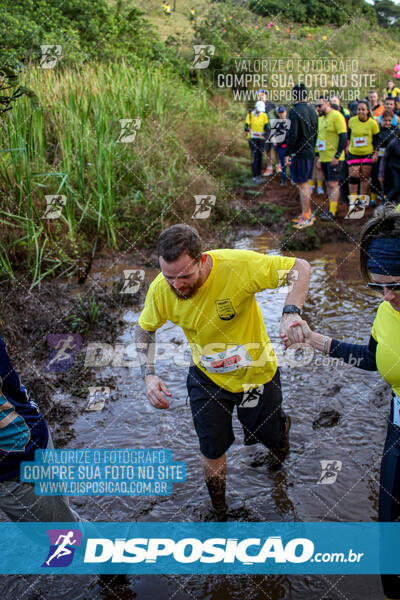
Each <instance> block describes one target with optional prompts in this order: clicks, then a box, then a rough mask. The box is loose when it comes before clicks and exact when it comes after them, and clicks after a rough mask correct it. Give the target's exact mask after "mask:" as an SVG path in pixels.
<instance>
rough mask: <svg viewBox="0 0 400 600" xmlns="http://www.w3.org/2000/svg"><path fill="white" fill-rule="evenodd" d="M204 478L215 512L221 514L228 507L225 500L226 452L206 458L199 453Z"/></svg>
mask: <svg viewBox="0 0 400 600" xmlns="http://www.w3.org/2000/svg"><path fill="white" fill-rule="evenodd" d="M201 458H202V463H203V472H204V479H205V481H206V485H207V489H208V493H209V494H210V498H211V503H212V505H213V508H214V510H215V511H216V512H217V514H220V515H223V514H224V513H226V511H227V509H228V507H227V504H226V500H225V488H226V454H223V455H222V456H220V457H219V458H215V459H214V458H206V457H205V456H204V455H201Z"/></svg>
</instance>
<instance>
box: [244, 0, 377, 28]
mask: <svg viewBox="0 0 400 600" xmlns="http://www.w3.org/2000/svg"><path fill="white" fill-rule="evenodd" d="M249 8H250V10H253V11H254V12H256V13H258V14H260V15H263V16H265V17H273V16H274V15H276V14H279V15H280V17H281V18H283V19H286V20H289V21H295V22H297V23H309V24H310V25H324V24H333V25H338V26H342V25H345V24H346V23H348V22H349V19H350V18H354V17H356V18H357V17H358V18H359V17H364V18H367V19H368V20H369V21H370V23H371V24H374V23H376V14H375V11H374V8H373V6H371V5H370V4H367V3H366V2H365V1H364V0H341V2H340V3H329V2H319V1H318V0H308V2H303V1H302V0H287V1H286V2H284V3H282V4H280V5H279V7H278V6H277V3H276V1H275V0H250V4H249Z"/></svg>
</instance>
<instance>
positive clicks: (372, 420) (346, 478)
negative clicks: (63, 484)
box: [0, 236, 390, 600]
mask: <svg viewBox="0 0 400 600" xmlns="http://www.w3.org/2000/svg"><path fill="white" fill-rule="evenodd" d="M237 247H238V248H252V249H257V250H258V251H261V252H265V251H268V252H272V253H278V252H279V251H278V250H277V244H276V241H275V240H274V239H273V238H267V237H265V236H259V237H257V238H253V237H251V236H248V237H246V236H243V237H242V238H241V239H240V240H239V242H238V243H237ZM297 255H298V256H300V257H304V258H306V259H307V260H309V261H310V262H311V264H312V279H311V289H310V296H309V299H308V302H307V308H306V310H305V313H304V315H305V318H306V319H307V320H308V321H309V323H310V325H311V326H312V327H313V328H315V329H316V330H318V331H321V332H324V333H326V334H328V335H331V336H335V337H338V338H341V339H346V338H347V339H349V340H353V341H359V342H360V343H361V342H365V341H367V340H368V338H369V335H370V330H371V325H372V321H373V318H374V314H375V311H376V309H377V306H378V302H379V300H378V299H377V298H376V297H375V296H374V295H371V294H370V293H369V292H368V290H367V289H366V288H365V286H364V285H363V284H362V282H361V280H360V276H359V272H358V254H357V251H356V250H354V246H352V245H348V244H328V245H325V246H324V248H323V250H322V249H319V250H315V251H313V252H306V253H304V252H302V253H298V254H297ZM257 300H258V303H259V305H260V308H261V311H262V313H263V316H264V319H265V323H266V326H267V331H268V333H269V335H270V338H271V341H272V342H273V344H274V345H275V347H276V348H277V351H278V353H279V354H282V352H281V350H280V348H279V337H278V326H279V321H280V315H281V311H282V307H283V303H284V300H285V294H284V293H281V292H277V291H275V290H266V291H264V292H262V293H260V294H258V295H257ZM124 318H125V322H126V329H125V331H124V333H123V334H122V337H121V340H120V343H123V344H130V343H132V342H133V326H134V323H135V322H136V321H137V318H138V314H137V313H133V312H129V311H128V312H127V313H126V314H125V316H124ZM157 339H158V340H159V341H162V342H169V343H171V344H172V346H173V347H175V348H176V351H177V354H178V353H179V351H180V349H181V348H182V347H183V345H184V342H185V338H184V335H183V333H182V331H181V330H180V329H178V328H177V327H175V326H174V325H172V324H171V323H167V324H165V325H164V326H163V327H162V328H161V329H160V330H159V332H158V334H157ZM181 354H182V356H183V353H181ZM282 358H283V357H282ZM281 369H282V377H281V378H282V384H283V394H284V408H285V410H287V412H288V413H289V414H290V415H291V417H292V429H291V450H290V454H289V456H288V458H287V459H286V461H285V465H284V467H283V468H282V469H281V471H278V472H275V473H271V472H269V471H268V467H267V465H266V464H265V456H266V451H265V450H264V449H263V448H262V447H259V446H253V447H250V448H249V447H248V448H244V447H243V445H242V432H241V427H240V426H239V423H238V421H237V419H236V418H235V420H234V432H235V435H236V441H235V443H234V445H233V446H232V448H231V449H230V451H229V453H228V474H227V490H228V500H229V505H230V507H231V520H249V521H280V520H286V521H287V520H304V521H320V520H328V521H352V520H354V521H371V520H375V519H376V518H377V494H378V475H379V462H380V454H381V450H382V447H383V442H384V436H385V421H386V418H387V414H388V407H389V397H390V395H389V392H388V388H387V386H386V385H385V384H384V383H383V382H382V380H381V379H380V378H379V376H378V375H377V374H374V373H368V372H364V371H359V370H357V369H352V368H350V367H344V366H342V367H339V366H336V367H332V366H330V365H329V364H327V362H326V360H325V361H324V358H323V356H322V355H320V354H318V353H315V355H314V357H313V358H312V359H311V360H310V361H309V363H308V364H306V365H305V366H301V367H298V366H296V364H295V362H293V361H292V366H290V364H288V363H287V361H286V362H285V361H284V362H283V365H282V367H281ZM93 371H94V375H93V377H94V380H97V382H98V383H97V384H98V385H99V384H100V382H102V381H105V380H108V379H109V377H110V376H114V377H115V376H116V379H115V385H116V387H117V390H118V394H117V400H116V401H113V402H110V403H109V404H108V405H106V408H105V409H104V411H103V412H100V413H96V412H94V413H83V414H82V415H81V416H80V417H79V418H78V420H77V421H76V423H75V424H74V427H73V428H74V433H75V436H74V438H73V440H72V441H71V442H70V447H99V446H101V447H117V448H123V447H136V448H140V447H168V448H172V449H173V452H174V459H175V460H179V461H186V463H187V482H186V483H185V484H183V485H175V486H174V491H173V494H172V496H170V497H160V498H158V497H142V498H141V497H137V498H135V497H132V498H129V497H125V498H109V497H98V498H97V497H94V498H84V499H78V498H76V499H73V504H74V505H75V506H76V507H77V508H78V509H79V510H80V511H81V513H82V514H83V515H84V516H85V517H87V518H89V519H91V520H110V521H119V520H121V521H128V520H129V521H163V522H166V521H180V520H186V521H191V520H192V521H199V520H204V519H205V518H209V512H208V508H209V501H208V495H207V492H206V489H205V486H204V485H203V482H202V474H201V468H200V464H199V459H198V443H197V438H196V436H195V433H194V429H193V424H192V418H191V413H190V408H189V406H188V405H187V404H186V386H185V377H186V376H185V374H186V367H185V366H184V361H183V360H182V362H181V366H178V365H177V364H171V361H169V360H161V362H160V363H159V366H158V374H159V375H160V376H161V377H162V378H164V379H165V381H166V382H167V384H168V387H169V388H170V390H171V391H172V394H173V399H172V402H171V408H170V410H169V411H156V410H155V409H153V408H151V407H150V405H149V403H148V402H147V400H146V398H145V396H144V386H143V383H142V381H141V379H140V377H139V370H138V369H136V368H126V367H121V368H111V367H107V368H104V369H98V370H95V369H94V370H93ZM96 371H98V372H96ZM322 410H335V411H337V412H338V413H339V415H340V418H339V422H338V424H337V425H336V426H334V427H332V428H320V429H313V427H312V423H313V421H315V419H316V417H318V415H319V414H320V412H321V411H322ZM323 460H328V461H341V463H342V468H341V471H340V472H339V473H338V477H337V481H336V482H335V483H334V484H333V485H320V484H318V481H319V479H320V475H321V462H320V461H323ZM160 533H165V532H160ZM49 581H50V580H49V577H46V578H44V577H33V576H30V577H26V578H22V577H11V576H10V577H2V578H1V579H0V588H1V594H2V597H4V598H6V597H7V598H16V597H19V596H20V597H22V591H21V590H24V596H23V597H24V599H28V598H36V597H38V598H39V597H40V595H41V594H42V595H43V596H42V597H44V598H46V600H50V599H53V598H54V599H55V598H57V599H62V598H65V599H67V598H68V599H71V598H73V599H74V600H77V599H80V598H82V599H83V598H85V599H94V598H116V597H117V598H120V599H125V598H126V599H128V598H139V599H147V598H150V597H154V596H156V597H158V598H159V599H160V600H161V599H164V598H165V599H169V598H170V599H171V600H172V598H173V599H174V600H180V599H188V600H189V599H199V600H208V599H209V600H228V599H242V598H246V600H250V599H257V600H261V599H263V600H264V599H269V600H277V599H280V598H284V599H287V600H289V599H290V600H291V599H293V600H297V599H299V600H300V599H301V600H304V599H306V598H307V599H311V600H313V599H315V600H319V599H323V598H325V599H326V600H328V599H330V600H334V599H335V600H336V599H338V600H339V599H341V600H343V598H347V600H351V599H357V600H358V599H361V598H362V599H365V600H372V599H374V600H376V599H377V598H380V597H381V591H380V582H379V578H378V577H374V576H370V577H366V576H363V577H361V576H359V577H350V576H347V577H340V576H329V577H328V576H327V577H324V576H319V577H317V576H313V577H306V576H290V577H287V576H251V577H250V576H249V577H246V576H243V575H240V576H239V575H238V576H215V577H211V576H145V577H143V576H140V577H139V576H137V577H130V578H129V585H128V586H122V587H115V586H112V585H111V586H110V588H109V589H107V588H101V587H100V585H99V582H98V580H96V578H94V577H90V576H87V577H86V576H81V577H73V576H68V577H63V578H57V577H51V584H50V583H49ZM27 590H28V593H26V591H27ZM29 594H30V595H29Z"/></svg>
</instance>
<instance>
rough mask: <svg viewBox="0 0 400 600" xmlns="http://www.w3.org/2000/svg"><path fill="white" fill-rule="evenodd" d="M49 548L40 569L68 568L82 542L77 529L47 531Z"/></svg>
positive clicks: (80, 534) (80, 533)
mask: <svg viewBox="0 0 400 600" xmlns="http://www.w3.org/2000/svg"><path fill="white" fill-rule="evenodd" d="M47 535H48V536H49V541H50V548H49V552H48V554H47V558H46V560H45V561H44V563H43V564H42V567H68V566H69V565H70V564H71V563H72V560H73V558H74V554H75V548H73V547H72V546H75V547H79V546H80V545H81V541H82V532H81V531H80V530H79V529H48V530H47Z"/></svg>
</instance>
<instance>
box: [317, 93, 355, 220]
mask: <svg viewBox="0 0 400 600" xmlns="http://www.w3.org/2000/svg"><path fill="white" fill-rule="evenodd" d="M315 107H316V109H317V112H318V115H319V119H318V139H317V152H318V158H317V166H320V167H321V169H322V172H323V174H324V178H325V181H326V186H327V191H328V197H329V212H327V213H322V214H321V215H320V218H321V219H322V220H325V221H329V220H334V219H336V213H337V208H338V203H339V197H340V187H339V185H340V181H341V180H342V179H343V176H344V173H343V167H344V159H345V155H344V149H345V147H346V143H347V127H346V120H345V118H344V116H343V115H342V113H341V112H339V111H338V110H334V109H333V108H332V106H331V103H330V100H329V99H326V98H323V97H322V96H321V98H319V100H318V102H317V103H316V105H315Z"/></svg>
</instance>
